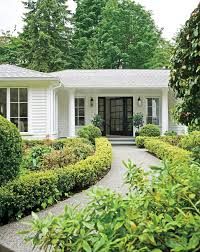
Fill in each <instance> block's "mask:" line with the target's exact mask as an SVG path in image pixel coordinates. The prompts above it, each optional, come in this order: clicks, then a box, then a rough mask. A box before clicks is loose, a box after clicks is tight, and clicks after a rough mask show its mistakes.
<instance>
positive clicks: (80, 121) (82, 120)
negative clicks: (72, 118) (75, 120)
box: [79, 117, 85, 126]
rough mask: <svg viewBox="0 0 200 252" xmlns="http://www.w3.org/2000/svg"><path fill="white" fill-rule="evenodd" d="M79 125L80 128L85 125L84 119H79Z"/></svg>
mask: <svg viewBox="0 0 200 252" xmlns="http://www.w3.org/2000/svg"><path fill="white" fill-rule="evenodd" d="M79 125H80V126H83V125H85V118H84V117H79Z"/></svg>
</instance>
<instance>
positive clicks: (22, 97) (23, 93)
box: [19, 88, 28, 102]
mask: <svg viewBox="0 0 200 252" xmlns="http://www.w3.org/2000/svg"><path fill="white" fill-rule="evenodd" d="M19 97H20V102H27V101H28V92H27V88H20V89H19Z"/></svg>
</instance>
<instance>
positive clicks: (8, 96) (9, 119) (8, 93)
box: [0, 86, 29, 134]
mask: <svg viewBox="0 0 200 252" xmlns="http://www.w3.org/2000/svg"><path fill="white" fill-rule="evenodd" d="M0 88H6V89H7V113H6V114H7V115H6V119H7V120H8V121H11V116H10V112H11V111H10V107H11V103H18V104H20V103H27V117H17V118H18V119H19V118H27V124H28V127H27V131H20V133H25V134H27V133H29V89H28V88H27V87H26V86H25V87H0ZM13 88H15V89H18V90H19V89H21V88H23V89H26V90H27V102H20V101H19V97H18V101H17V102H11V101H10V93H11V91H10V90H11V89H13ZM18 109H19V106H18ZM18 114H19V111H18Z"/></svg>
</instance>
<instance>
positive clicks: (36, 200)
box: [0, 138, 112, 223]
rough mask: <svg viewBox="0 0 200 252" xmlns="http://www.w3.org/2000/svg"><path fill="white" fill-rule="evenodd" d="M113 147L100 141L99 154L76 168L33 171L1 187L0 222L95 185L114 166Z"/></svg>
mask: <svg viewBox="0 0 200 252" xmlns="http://www.w3.org/2000/svg"><path fill="white" fill-rule="evenodd" d="M111 153H112V149H111V145H110V143H109V142H108V140H107V139H105V138H98V139H96V151H95V154H94V155H93V156H89V157H88V158H86V159H85V160H82V161H80V162H78V163H76V164H74V165H69V166H66V167H65V168H60V169H57V170H53V171H42V172H32V173H31V174H27V175H24V176H21V177H19V178H16V179H15V180H13V181H11V182H8V183H7V184H6V185H5V186H3V187H0V206H1V208H0V223H7V222H8V221H10V220H12V219H15V218H19V217H22V216H24V215H27V214H29V213H30V212H31V211H32V210H34V211H36V210H39V209H41V208H45V207H46V206H48V205H51V204H53V203H54V202H56V201H57V200H59V199H61V198H63V197H65V196H66V193H68V192H70V191H73V190H78V189H83V188H86V187H88V186H89V185H92V184H94V183H95V182H96V181H97V180H98V179H100V178H101V177H102V176H103V175H105V174H106V173H107V171H108V170H109V169H110V166H111Z"/></svg>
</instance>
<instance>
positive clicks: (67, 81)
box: [0, 65, 185, 139]
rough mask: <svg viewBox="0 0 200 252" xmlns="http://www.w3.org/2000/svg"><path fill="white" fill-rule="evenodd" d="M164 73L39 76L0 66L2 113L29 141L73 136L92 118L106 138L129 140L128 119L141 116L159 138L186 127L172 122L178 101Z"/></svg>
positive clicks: (98, 72) (80, 72) (66, 72)
mask: <svg viewBox="0 0 200 252" xmlns="http://www.w3.org/2000/svg"><path fill="white" fill-rule="evenodd" d="M168 82H169V71H168V70H138V69H137V70H64V71H60V72H55V73H50V74H47V73H41V72H37V71H32V70H28V69H24V68H21V67H17V66H13V65H0V114H1V115H3V116H4V117H6V118H7V119H8V120H10V121H11V122H13V123H15V124H16V125H17V127H18V128H19V130H20V131H21V134H22V136H23V137H25V138H28V139H43V138H47V137H48V138H59V137H73V136H75V135H76V131H77V129H79V128H80V127H81V126H83V125H86V124H89V123H91V120H92V118H93V117H94V115H96V114H100V115H101V116H102V117H103V119H104V120H105V125H104V130H103V134H104V135H107V136H109V135H111V136H113V135H121V136H130V135H133V129H132V128H131V127H130V126H128V118H129V117H130V116H131V115H133V114H134V113H137V112H141V113H143V115H144V119H145V123H154V124H157V125H159V127H160V129H161V131H162V133H164V132H165V131H166V130H174V131H176V132H178V133H179V134H180V133H184V132H185V127H184V126H182V125H178V124H176V123H174V122H173V120H172V119H171V116H170V111H171V109H172V108H173V106H174V104H175V102H176V100H175V98H174V96H173V93H172V92H171V91H169V88H168Z"/></svg>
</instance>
